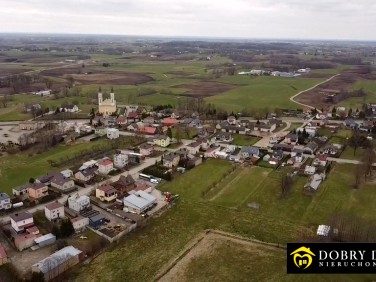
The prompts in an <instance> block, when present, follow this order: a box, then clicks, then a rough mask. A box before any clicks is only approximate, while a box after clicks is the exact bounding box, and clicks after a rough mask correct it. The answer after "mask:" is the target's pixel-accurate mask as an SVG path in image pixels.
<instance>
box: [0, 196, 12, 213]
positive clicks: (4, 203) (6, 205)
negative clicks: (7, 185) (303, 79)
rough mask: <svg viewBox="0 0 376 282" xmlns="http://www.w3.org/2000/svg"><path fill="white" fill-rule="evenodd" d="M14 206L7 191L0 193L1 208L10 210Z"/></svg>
mask: <svg viewBox="0 0 376 282" xmlns="http://www.w3.org/2000/svg"><path fill="white" fill-rule="evenodd" d="M11 207H12V203H11V201H10V197H9V196H8V194H7V193H0V210H9V209H10V208H11Z"/></svg>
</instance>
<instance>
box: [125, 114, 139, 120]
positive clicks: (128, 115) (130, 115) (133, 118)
mask: <svg viewBox="0 0 376 282" xmlns="http://www.w3.org/2000/svg"><path fill="white" fill-rule="evenodd" d="M127 120H128V122H137V121H139V120H140V117H139V116H138V113H137V112H129V113H128V114H127Z"/></svg>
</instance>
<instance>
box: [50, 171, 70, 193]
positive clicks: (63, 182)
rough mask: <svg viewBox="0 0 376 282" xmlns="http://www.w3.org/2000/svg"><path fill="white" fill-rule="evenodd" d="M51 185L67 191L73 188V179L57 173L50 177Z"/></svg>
mask: <svg viewBox="0 0 376 282" xmlns="http://www.w3.org/2000/svg"><path fill="white" fill-rule="evenodd" d="M51 186H52V187H55V188H57V189H59V190H61V191H68V190H71V189H73V188H74V181H73V180H72V179H71V178H69V177H65V176H64V175H63V174H61V173H58V174H57V175H55V176H54V178H52V180H51Z"/></svg>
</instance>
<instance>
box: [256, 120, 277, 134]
mask: <svg viewBox="0 0 376 282" xmlns="http://www.w3.org/2000/svg"><path fill="white" fill-rule="evenodd" d="M275 128H276V124H265V123H261V122H260V123H258V124H257V123H256V124H255V125H254V128H253V130H256V131H261V132H273V131H274V130H275Z"/></svg>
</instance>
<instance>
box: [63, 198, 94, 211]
mask: <svg viewBox="0 0 376 282" xmlns="http://www.w3.org/2000/svg"><path fill="white" fill-rule="evenodd" d="M89 206H90V198H89V197H88V196H86V195H82V196H79V195H78V194H76V195H74V196H73V195H72V196H70V197H69V198H68V207H69V208H70V209H72V210H74V211H76V212H80V211H82V210H84V209H86V208H87V207H89Z"/></svg>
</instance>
